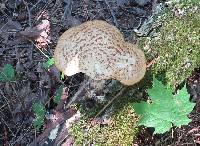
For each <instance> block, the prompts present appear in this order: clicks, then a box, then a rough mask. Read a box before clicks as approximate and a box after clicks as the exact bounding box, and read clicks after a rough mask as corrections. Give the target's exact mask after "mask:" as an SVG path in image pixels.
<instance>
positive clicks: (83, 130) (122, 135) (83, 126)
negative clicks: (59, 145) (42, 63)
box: [70, 106, 137, 146]
mask: <svg viewBox="0 0 200 146" xmlns="http://www.w3.org/2000/svg"><path fill="white" fill-rule="evenodd" d="M136 121H137V118H135V115H134V113H133V111H132V108H131V106H126V107H125V108H123V109H122V110H120V111H119V113H117V114H115V115H114V116H113V117H112V119H111V123H109V124H108V125H104V126H101V125H95V126H89V124H88V123H87V122H86V120H81V121H80V122H79V123H78V124H76V125H74V126H73V127H72V128H71V129H70V134H71V135H72V136H74V137H75V145H77V146H79V145H80V146H82V145H90V144H94V145H95V146H115V145H120V146H128V145H131V144H132V142H133V138H134V135H135V134H136V133H137V128H136Z"/></svg>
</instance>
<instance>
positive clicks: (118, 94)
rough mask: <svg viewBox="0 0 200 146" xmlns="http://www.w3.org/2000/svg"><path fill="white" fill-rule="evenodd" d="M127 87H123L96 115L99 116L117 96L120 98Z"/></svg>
mask: <svg viewBox="0 0 200 146" xmlns="http://www.w3.org/2000/svg"><path fill="white" fill-rule="evenodd" d="M125 89H127V86H125V87H123V88H121V90H120V91H119V92H118V93H117V95H116V96H115V97H113V98H112V99H111V100H110V101H109V102H108V103H107V104H106V105H105V106H104V107H103V108H102V109H101V110H100V111H99V112H98V113H97V114H96V116H95V118H97V117H98V116H99V115H100V114H101V113H102V112H103V111H104V110H105V109H106V108H107V107H108V106H109V105H110V104H111V103H112V102H113V101H114V100H115V99H116V98H118V97H119V96H120V95H121V94H122V93H123V92H124V91H125Z"/></svg>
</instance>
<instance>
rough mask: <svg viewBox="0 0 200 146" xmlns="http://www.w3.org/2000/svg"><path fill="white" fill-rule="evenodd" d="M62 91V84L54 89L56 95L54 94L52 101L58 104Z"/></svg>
mask: <svg viewBox="0 0 200 146" xmlns="http://www.w3.org/2000/svg"><path fill="white" fill-rule="evenodd" d="M62 92H63V85H61V86H60V87H59V88H58V89H57V90H56V95H55V96H54V98H53V99H54V102H55V103H57V104H59V103H60V99H61V96H62Z"/></svg>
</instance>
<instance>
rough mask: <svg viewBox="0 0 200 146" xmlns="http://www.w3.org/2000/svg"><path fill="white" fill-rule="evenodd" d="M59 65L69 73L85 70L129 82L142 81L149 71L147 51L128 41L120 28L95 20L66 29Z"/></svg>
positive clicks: (57, 53)
mask: <svg viewBox="0 0 200 146" xmlns="http://www.w3.org/2000/svg"><path fill="white" fill-rule="evenodd" d="M54 59H55V65H56V67H57V68H58V69H59V70H60V71H62V72H63V73H64V74H65V75H67V76H71V75H74V74H76V73H79V72H82V73H85V74H86V75H88V76H90V77H91V78H92V79H94V80H104V79H111V78H112V79H116V80H119V81H120V82H121V83H123V84H125V85H133V84H134V83H136V82H138V81H140V80H141V79H142V78H143V77H144V74H145V71H146V60H145V56H144V53H143V52H142V51H141V50H140V49H138V48H137V47H136V46H135V45H133V44H131V43H127V42H125V41H124V38H123V35H122V34H121V33H120V32H119V30H118V29H117V28H116V27H115V26H112V25H110V24H108V23H107V22H105V21H101V20H94V21H88V22H85V23H83V24H81V25H79V26H76V27H73V28H70V29H68V30H67V31H65V32H64V33H63V34H62V35H61V37H60V38H59V40H58V44H57V46H56V49H55V52H54Z"/></svg>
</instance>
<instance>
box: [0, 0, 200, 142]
mask: <svg viewBox="0 0 200 146" xmlns="http://www.w3.org/2000/svg"><path fill="white" fill-rule="evenodd" d="M156 3H158V2H157V1H156V0H153V1H151V0H146V1H144V0H142V1H134V2H133V1H132V2H130V1H129V0H121V1H120V0H63V1H61V0H46V1H43V0H6V1H1V2H0V68H3V67H4V66H5V65H6V64H11V65H12V66H13V67H14V70H15V74H16V80H14V81H10V82H0V128H1V130H0V145H4V146H10V145H16V146H19V145H29V144H30V145H34V142H37V143H42V142H41V141H43V144H44V141H45V140H46V139H47V138H48V133H49V132H50V131H51V130H52V129H53V127H56V125H57V124H58V123H61V122H62V121H64V120H67V119H68V118H69V117H71V116H72V115H74V114H75V113H76V110H75V109H69V110H67V111H65V112H61V113H60V111H59V109H60V108H62V106H64V101H63V102H61V103H60V104H59V105H58V106H57V107H56V110H55V111H57V114H58V115H59V116H58V117H57V118H58V119H59V120H55V122H54V123H50V122H48V118H46V119H47V120H46V121H45V123H46V124H45V127H44V128H43V129H46V130H43V129H40V130H39V131H36V130H35V129H34V128H33V126H32V122H33V120H34V118H35V115H34V113H33V110H32V108H31V107H32V106H33V103H35V102H41V103H44V104H45V107H46V108H47V109H48V110H49V111H50V112H51V110H52V109H53V108H54V107H55V104H54V103H53V101H52V98H53V96H54V95H55V94H56V89H57V87H58V86H60V85H61V82H62V83H63V82H64V83H65V85H66V86H67V88H68V91H69V92H68V93H67V94H68V96H71V95H73V94H75V93H76V92H77V91H78V89H79V86H80V85H81V83H82V82H83V75H82V74H78V75H76V76H73V77H70V78H67V79H65V80H61V79H60V73H59V71H58V70H57V69H56V68H55V67H51V68H50V69H45V68H44V67H43V63H44V62H46V61H47V60H48V59H49V58H51V57H52V56H53V52H54V48H55V46H56V44H57V40H58V38H59V36H60V35H61V34H62V33H63V32H64V31H65V30H67V29H68V28H70V27H73V26H77V25H79V24H81V23H83V22H85V21H89V20H94V19H100V20H105V21H107V22H108V23H110V24H113V25H115V26H116V27H118V29H119V30H120V31H121V32H122V33H123V35H124V37H125V40H127V41H130V42H135V41H136V40H135V37H134V35H133V33H134V29H136V28H138V27H140V25H141V23H143V22H144V21H145V19H147V17H148V16H150V15H151V14H152V9H153V8H154V6H155V5H156ZM186 82H187V88H188V91H189V93H190V95H191V100H192V101H193V102H195V103H196V106H195V108H194V110H193V111H192V112H191V114H190V115H189V117H190V118H191V119H192V122H190V123H189V124H188V125H186V126H182V127H181V128H172V129H171V131H169V132H167V133H165V134H162V135H153V131H152V129H151V128H141V129H140V130H139V133H138V134H137V135H136V139H135V140H134V142H133V145H134V146H136V145H138V146H150V145H152V146H153V145H177V146H179V145H183V146H195V145H198V144H200V115H199V113H200V70H199V69H196V70H195V71H194V72H193V74H192V75H191V76H190V77H189V78H188V79H186ZM63 100H66V99H63ZM55 115H56V114H55ZM66 115H67V116H66ZM36 137H37V138H36ZM62 138H63V135H60V139H59V138H58V139H57V142H54V144H52V145H57V144H58V141H59V140H61V139H62ZM65 138H66V137H65ZM66 139H67V138H66ZM68 140H69V138H68ZM72 141H73V140H72ZM69 143H70V142H69ZM71 143H73V142H71ZM65 144H66V145H67V143H66V142H65ZM68 145H70V144H68Z"/></svg>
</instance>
